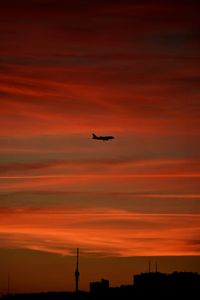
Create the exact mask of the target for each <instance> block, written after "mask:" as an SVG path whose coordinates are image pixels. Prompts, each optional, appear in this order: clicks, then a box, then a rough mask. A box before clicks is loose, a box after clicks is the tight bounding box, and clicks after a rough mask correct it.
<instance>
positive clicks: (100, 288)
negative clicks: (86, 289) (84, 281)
mask: <svg viewBox="0 0 200 300" xmlns="http://www.w3.org/2000/svg"><path fill="white" fill-rule="evenodd" d="M108 289H109V280H107V279H101V281H96V282H90V292H91V293H95V294H96V293H102V292H105V291H107V290H108Z"/></svg>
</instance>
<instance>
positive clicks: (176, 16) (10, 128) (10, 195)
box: [0, 0, 200, 293]
mask: <svg viewBox="0 0 200 300" xmlns="http://www.w3.org/2000/svg"><path fill="white" fill-rule="evenodd" d="M198 12H199V4H198V3H197V2H196V1H178V0H177V1H173V3H171V4H170V3H167V2H166V1H161V0H160V1H159V0H155V1H152V2H150V1H145V0H144V1H136V0H135V1H128V0H125V1H124V0H123V1H112V0H108V1H104V0H103V1H97V2H96V1H95V3H94V1H84V2H83V1H81V0H75V1H64V0H63V1H62V0H57V1H55V0H38V1H36V0H30V1H25V0H19V1H18V2H17V4H16V2H15V1H14V0H3V1H1V4H0V40H1V43H0V128H1V130H0V264H1V261H4V268H5V272H3V274H0V279H1V282H4V283H2V285H1V286H0V293H3V292H5V289H6V288H5V286H6V283H5V282H6V280H5V276H7V275H5V274H7V273H8V272H11V273H12V270H11V269H12V267H11V265H9V264H6V263H5V256H6V255H7V257H11V256H12V255H13V253H17V254H15V255H14V258H13V264H14V265H15V264H17V262H16V261H17V260H20V262H21V266H22V265H23V261H24V264H25V263H27V261H26V259H25V258H24V260H23V257H24V255H25V257H26V256H27V257H29V256H30V257H31V256H32V255H33V257H34V261H35V263H37V261H38V262H39V261H41V259H42V257H43V256H44V257H46V259H47V261H48V263H49V262H50V261H51V259H52V260H53V261H54V263H53V266H54V268H55V269H56V270H57V271H56V272H59V270H60V272H61V273H62V274H64V273H63V269H59V265H60V259H61V258H62V259H63V255H64V257H65V256H67V258H66V259H68V262H69V261H70V264H72V263H73V262H74V258H73V255H74V253H75V249H76V247H79V248H80V249H81V253H82V256H83V260H84V259H86V260H87V259H88V260H89V261H87V262H88V264H89V265H90V268H89V269H88V272H90V273H91V274H93V273H92V272H93V271H94V270H93V267H92V263H91V261H90V259H89V257H91V260H92V259H97V260H98V259H100V260H102V261H103V258H104V259H105V260H106V259H108V258H109V259H110V261H109V262H110V263H112V262H114V261H115V260H116V261H115V262H116V265H118V263H119V261H120V268H123V272H122V275H120V276H121V277H120V276H119V277H116V276H115V274H114V273H112V274H110V273H109V274H107V273H105V274H107V275H109V276H110V277H111V278H110V279H111V280H113V283H117V284H118V283H120V282H121V283H124V282H123V276H125V273H126V272H127V274H129V273H130V269H129V267H128V263H124V261H123V262H122V260H120V259H127V260H128V259H129V260H130V261H131V259H133V257H134V256H183V257H185V259H182V260H181V262H180V265H179V266H177V268H179V269H180V270H182V269H185V270H189V271H190V270H195V271H199V272H200V266H199V254H200V248H199V244H200V241H199V236H200V216H199V213H200V154H199V153H200V139H199V137H200V129H199V128H200V98H199V96H200V90H199V86H200V80H199V79H200V68H199V67H200V65H199V60H200V57H199V50H200V47H199V46H200V39H199V28H200V21H199V13H198ZM93 132H95V133H96V134H97V135H114V136H115V139H114V140H112V141H109V142H101V141H96V140H92V139H91V135H92V133H93ZM186 256H193V257H194V258H193V259H194V260H195V259H196V262H198V263H196V264H195V263H194V260H193V261H192V263H191V265H190V267H188V265H189V262H191V260H189V258H187V257H186ZM70 257H71V260H70ZM102 257H103V258H102ZM30 259H31V258H30ZM190 259H192V258H190ZM56 262H57V264H58V265H57V267H56ZM134 263H135V261H134ZM143 263H144V262H143ZM162 263H163V270H164V271H168V270H169V269H167V267H166V266H167V264H168V263H169V261H168V260H167V258H166V260H165V261H164V260H163V262H162ZM136 264H137V268H135V269H134V270H133V272H134V271H138V272H139V271H142V270H140V268H139V267H138V266H139V263H138V261H137V263H136ZM170 264H171V265H170V268H171V267H172V265H173V264H174V260H173V259H172V260H171V262H170ZM100 265H101V263H100ZM100 265H98V268H99V270H100V271H99V273H98V272H97V273H94V277H95V276H97V275H98V276H101V274H102V273H103V272H104V271H105V269H106V264H105V261H104V263H103V265H104V266H105V268H104V269H103V268H102V267H100ZM181 267H182V269H181ZM22 268H24V266H22ZM70 268H71V269H73V267H70ZM85 268H86V269H87V267H86V265H85ZM141 268H142V267H141ZM14 269H15V271H13V273H14V274H15V275H13V276H15V277H16V274H17V272H20V271H19V269H18V268H17V267H16V268H14ZM71 269H70V270H71ZM86 269H84V268H83V269H82V272H85V274H86ZM95 270H96V269H95ZM34 272H36V271H34ZM40 272H41V273H42V270H41V269H40V268H39V267H38V273H40ZM73 272H74V271H73ZM95 272H96V271H95ZM36 273H37V272H36ZM36 273H35V274H36ZM25 274H26V272H25V271H24V272H23V276H22V278H25ZM68 276H70V275H69V274H68ZM126 276H127V275H126ZM86 277H87V279H88V280H92V279H93V278H90V277H89V276H88V275H87V276H86ZM86 277H85V278H86ZM124 278H125V277H124ZM126 278H127V277H126ZM94 279H95V278H94ZM96 279H98V278H96ZM35 280H36V279H35ZM70 280H71V281H70V283H69V285H68V289H69V290H70V289H73V279H70ZM120 280H121V281H120ZM50 282H51V279H50V278H47V279H46V281H45V282H43V284H42V283H41V284H39V283H38V282H37V284H36V282H35V285H34V282H32V283H31V284H28V285H27V286H28V287H29V288H27V290H42V289H44V290H46V289H48V288H49V287H50V286H51V285H50ZM55 282H57V283H58V279H55ZM87 284H88V283H87V281H86V279H85V280H83V281H82V288H83V289H84V288H85V289H86V288H87ZM53 287H54V289H57V290H59V289H64V288H65V285H62V286H59V285H58V284H57V285H56V284H55V285H53ZM13 289H14V290H15V291H23V290H24V289H23V284H21V283H16V284H15V287H14V288H13Z"/></svg>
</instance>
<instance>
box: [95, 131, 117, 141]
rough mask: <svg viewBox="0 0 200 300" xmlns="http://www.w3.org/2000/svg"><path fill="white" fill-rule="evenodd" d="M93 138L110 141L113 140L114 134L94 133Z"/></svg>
mask: <svg viewBox="0 0 200 300" xmlns="http://www.w3.org/2000/svg"><path fill="white" fill-rule="evenodd" d="M92 138H93V139H95V140H101V141H108V140H113V139H114V136H111V135H108V136H96V134H94V133H93V134H92Z"/></svg>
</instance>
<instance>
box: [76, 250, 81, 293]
mask: <svg viewBox="0 0 200 300" xmlns="http://www.w3.org/2000/svg"><path fill="white" fill-rule="evenodd" d="M78 259H79V249H78V248H77V253H76V270H75V283H76V289H75V291H76V292H78V283H79V276H80V273H79V270H78V267H79V261H78Z"/></svg>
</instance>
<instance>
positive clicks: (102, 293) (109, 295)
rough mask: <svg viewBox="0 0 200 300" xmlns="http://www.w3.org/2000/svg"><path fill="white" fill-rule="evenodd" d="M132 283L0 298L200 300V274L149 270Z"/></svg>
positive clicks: (137, 276) (94, 284)
mask: <svg viewBox="0 0 200 300" xmlns="http://www.w3.org/2000/svg"><path fill="white" fill-rule="evenodd" d="M133 280H134V284H133V285H124V286H120V287H117V288H109V281H108V280H105V279H102V280H101V281H100V282H92V283H90V292H82V291H78V292H74V293H72V292H47V293H34V294H14V295H4V296H2V300H64V299H65V300H76V299H80V300H93V299H94V300H95V299H123V300H126V299H147V298H149V299H174V298H175V297H176V298H177V299H181V298H182V299H200V274H198V273H190V272H179V273H178V272H174V273H172V274H165V273H160V272H149V273H141V274H139V275H135V276H134V278H133Z"/></svg>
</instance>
